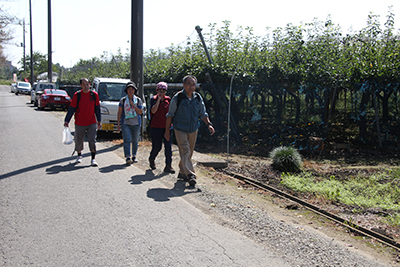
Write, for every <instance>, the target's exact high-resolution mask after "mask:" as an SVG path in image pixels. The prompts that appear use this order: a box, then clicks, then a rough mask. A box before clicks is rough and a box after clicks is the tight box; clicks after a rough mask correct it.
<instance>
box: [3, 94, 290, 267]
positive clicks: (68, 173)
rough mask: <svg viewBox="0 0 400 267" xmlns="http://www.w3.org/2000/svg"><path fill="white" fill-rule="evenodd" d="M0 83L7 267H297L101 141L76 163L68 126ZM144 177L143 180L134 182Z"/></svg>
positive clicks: (5, 257)
mask: <svg viewBox="0 0 400 267" xmlns="http://www.w3.org/2000/svg"><path fill="white" fill-rule="evenodd" d="M29 102H30V98H29V96H24V95H19V96H16V95H14V94H12V93H10V89H9V86H0V160H1V161H0V162H1V164H0V165H1V170H0V231H1V232H0V255H1V258H0V265H1V266H22V265H32V266H247V267H249V266H289V264H287V263H286V262H285V260H284V256H282V257H280V256H277V255H273V254H272V253H271V252H270V251H268V249H266V248H265V247H263V246H262V245H260V244H257V243H255V242H254V241H252V240H250V239H248V238H246V237H244V236H242V235H240V234H239V233H237V232H235V231H233V230H231V229H228V228H224V227H223V226H221V225H219V224H217V223H215V222H213V221H212V220H211V219H210V218H208V217H207V215H205V214H203V213H202V212H201V211H200V210H199V209H197V208H195V207H194V206H192V205H191V204H189V203H188V202H186V201H185V200H184V199H183V198H181V197H179V196H176V197H173V198H170V200H169V201H157V199H165V196H163V194H165V192H168V193H169V194H171V193H173V192H171V191H170V190H163V184H162V183H160V181H157V180H156V179H152V178H149V179H146V175H147V174H146V173H145V172H143V171H142V170H140V169H138V168H136V167H135V166H130V167H127V166H125V164H124V159H122V158H120V157H118V156H117V155H116V154H115V153H113V149H114V148H113V147H111V148H106V147H105V146H102V145H101V144H98V147H97V149H98V155H97V157H96V159H97V162H98V163H99V167H91V166H90V155H89V150H88V146H87V143H85V149H84V151H83V156H84V159H83V162H82V163H81V164H80V165H74V164H73V163H74V161H75V156H74V157H71V153H72V151H73V145H63V144H61V139H62V131H63V119H62V118H61V117H60V116H55V115H54V113H53V112H47V111H39V110H38V109H36V108H34V107H33V105H31V104H30V103H29ZM135 179H140V181H142V182H140V183H132V181H134V180H135ZM149 192H151V194H149Z"/></svg>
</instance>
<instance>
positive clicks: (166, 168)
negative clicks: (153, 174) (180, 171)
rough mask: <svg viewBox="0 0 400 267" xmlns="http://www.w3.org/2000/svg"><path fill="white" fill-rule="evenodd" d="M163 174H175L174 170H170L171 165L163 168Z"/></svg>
mask: <svg viewBox="0 0 400 267" xmlns="http://www.w3.org/2000/svg"><path fill="white" fill-rule="evenodd" d="M164 172H168V173H175V170H174V169H173V168H172V166H171V164H167V165H166V166H165V168H164ZM178 177H179V175H178Z"/></svg>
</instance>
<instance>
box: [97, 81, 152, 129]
mask: <svg viewBox="0 0 400 267" xmlns="http://www.w3.org/2000/svg"><path fill="white" fill-rule="evenodd" d="M128 82H130V80H129V79H115V78H94V79H93V82H92V85H91V87H90V89H91V90H93V91H95V92H97V93H98V94H99V99H100V111H101V124H102V126H101V129H100V130H101V131H116V130H117V125H118V121H117V115H118V105H119V101H120V100H121V98H122V97H124V96H125V95H126V94H125V92H124V90H125V87H126V84H127V83H128ZM142 102H143V123H144V124H143V125H146V118H145V117H146V101H144V100H143V99H142Z"/></svg>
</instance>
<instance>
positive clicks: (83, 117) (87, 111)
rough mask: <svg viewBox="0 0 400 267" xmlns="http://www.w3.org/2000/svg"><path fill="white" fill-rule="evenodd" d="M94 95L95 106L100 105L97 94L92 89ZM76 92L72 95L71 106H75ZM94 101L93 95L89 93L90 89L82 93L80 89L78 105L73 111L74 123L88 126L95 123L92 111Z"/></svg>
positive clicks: (94, 115)
mask: <svg viewBox="0 0 400 267" xmlns="http://www.w3.org/2000/svg"><path fill="white" fill-rule="evenodd" d="M93 93H94V95H95V96H96V106H98V105H100V100H99V95H98V94H97V93H96V92H95V91H93ZM76 94H77V92H76V93H75V94H74V96H73V97H72V102H71V106H72V107H73V108H76V102H77V100H78V97H77V95H76ZM94 107H95V103H94V99H93V97H92V96H91V95H90V91H89V92H87V93H84V92H82V91H81V99H80V100H79V106H78V108H77V109H76V111H75V124H76V125H79V126H88V125H90V124H93V123H96V122H97V120H96V114H95V111H94Z"/></svg>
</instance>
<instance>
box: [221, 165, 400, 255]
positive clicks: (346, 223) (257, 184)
mask: <svg viewBox="0 0 400 267" xmlns="http://www.w3.org/2000/svg"><path fill="white" fill-rule="evenodd" d="M224 171H225V173H226V174H228V175H230V176H231V177H233V178H235V179H238V180H241V181H243V182H245V183H247V184H250V185H253V186H255V187H257V188H260V189H263V190H268V191H271V192H274V193H275V194H278V195H280V196H282V197H284V198H287V199H290V200H291V201H294V202H296V203H298V204H300V205H302V206H304V207H306V208H308V209H309V210H312V211H313V212H315V213H317V214H319V215H321V216H323V217H325V218H328V219H330V220H332V221H335V222H337V223H339V224H341V225H343V226H344V227H347V228H348V229H350V230H351V231H354V232H356V233H358V234H360V235H364V236H368V237H370V238H374V239H376V240H378V241H379V242H381V243H383V244H385V245H387V246H389V247H392V248H394V249H396V250H398V251H400V244H399V243H397V242H395V241H394V240H393V239H391V238H390V237H387V236H384V235H382V234H380V233H377V232H375V231H372V230H369V229H367V228H364V227H362V226H359V225H356V224H355V223H353V222H351V221H348V220H345V219H343V218H341V217H339V216H337V215H335V214H332V213H330V212H328V211H326V210H323V209H321V208H319V207H317V206H315V205H312V204H310V203H307V202H305V201H303V200H301V199H299V198H297V197H295V196H292V195H290V194H287V193H285V192H283V191H281V190H278V189H276V188H274V187H272V186H269V185H266V184H264V183H261V182H259V181H256V180H254V179H252V178H249V177H245V176H243V175H241V174H237V173H234V172H231V171H229V170H224Z"/></svg>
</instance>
